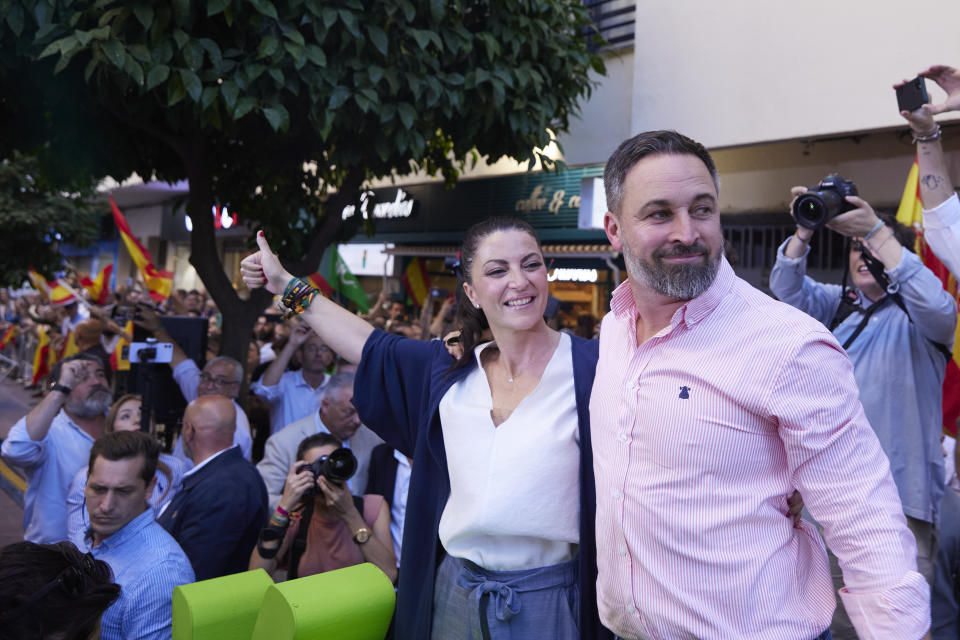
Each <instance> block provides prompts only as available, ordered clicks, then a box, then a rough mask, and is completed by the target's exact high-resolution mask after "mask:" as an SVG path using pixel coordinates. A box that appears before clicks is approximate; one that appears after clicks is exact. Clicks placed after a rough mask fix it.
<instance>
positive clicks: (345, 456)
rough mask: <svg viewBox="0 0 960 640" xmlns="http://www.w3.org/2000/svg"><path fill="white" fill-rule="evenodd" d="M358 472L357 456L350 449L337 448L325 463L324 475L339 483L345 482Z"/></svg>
mask: <svg viewBox="0 0 960 640" xmlns="http://www.w3.org/2000/svg"><path fill="white" fill-rule="evenodd" d="M356 472H357V458H356V457H355V456H354V455H353V452H352V451H350V449H344V448H340V449H337V450H336V451H334V452H333V453H331V454H330V455H329V456H327V459H326V460H325V461H324V464H323V475H324V476H326V477H327V479H329V480H331V481H333V482H336V483H338V484H343V483H344V482H346V481H347V480H349V479H350V478H352V477H353V474H354V473H356Z"/></svg>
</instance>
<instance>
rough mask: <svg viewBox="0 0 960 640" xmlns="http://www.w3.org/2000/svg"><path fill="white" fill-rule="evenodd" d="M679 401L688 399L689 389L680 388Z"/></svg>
mask: <svg viewBox="0 0 960 640" xmlns="http://www.w3.org/2000/svg"><path fill="white" fill-rule="evenodd" d="M680 399H681V400H689V399H690V387H685V386H681V387H680Z"/></svg>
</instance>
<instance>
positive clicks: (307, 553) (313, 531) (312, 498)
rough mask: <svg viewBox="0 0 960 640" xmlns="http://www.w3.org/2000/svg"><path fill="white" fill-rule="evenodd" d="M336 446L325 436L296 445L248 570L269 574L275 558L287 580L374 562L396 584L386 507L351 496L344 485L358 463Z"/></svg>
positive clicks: (378, 498)
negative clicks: (283, 563)
mask: <svg viewBox="0 0 960 640" xmlns="http://www.w3.org/2000/svg"><path fill="white" fill-rule="evenodd" d="M340 445H341V443H340V441H339V440H337V438H335V437H334V436H332V435H330V434H329V433H315V434H313V435H311V436H308V437H307V438H305V439H304V440H303V441H302V442H301V443H300V446H299V447H298V449H297V461H296V462H294V463H293V464H292V465H291V466H290V473H289V474H287V480H286V483H285V485H284V488H283V496H282V497H281V498H280V504H278V505H277V508H276V509H275V510H274V511H273V513H271V515H270V520H269V522H268V523H267V524H266V526H265V527H264V528H263V530H262V531H261V533H260V539H259V541H258V542H257V546H256V548H254V550H253V553H252V554H251V556H250V569H261V568H262V569H264V570H266V571H267V572H273V570H274V569H276V568H277V565H278V558H285V559H286V564H287V570H288V578H290V579H294V578H299V577H303V576H308V575H314V574H317V573H323V572H325V571H332V570H334V569H342V568H344V567H350V566H353V565H356V564H360V563H362V562H372V563H373V564H375V565H376V566H377V567H379V568H380V570H381V571H383V572H384V573H385V574H386V575H387V577H388V578H390V581H391V582H396V581H397V564H396V558H395V556H394V553H393V545H392V542H391V538H390V508H389V507H388V506H387V503H386V501H385V500H384V498H383V496H379V495H373V494H367V495H365V496H364V497H363V498H359V497H354V496H352V495H351V494H350V490H349V488H347V486H346V482H347V480H349V479H350V477H351V476H352V475H353V474H354V473H355V472H356V470H357V460H356V458H355V457H354V456H353V454H352V453H351V452H350V450H349V449H344V448H342V447H341V446H340ZM308 530H309V534H308Z"/></svg>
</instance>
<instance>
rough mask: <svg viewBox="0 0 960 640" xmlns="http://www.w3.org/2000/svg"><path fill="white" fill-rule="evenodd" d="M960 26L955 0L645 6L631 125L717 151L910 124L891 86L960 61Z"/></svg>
mask: <svg viewBox="0 0 960 640" xmlns="http://www.w3.org/2000/svg"><path fill="white" fill-rule="evenodd" d="M913 8H915V10H912V9H913ZM958 25H960V2H956V0H950V1H947V0H936V1H934V2H925V3H916V4H910V3H906V4H905V3H902V2H885V1H877V0H845V1H843V2H834V1H830V0H804V1H802V2H776V1H773V0H725V1H723V0H721V1H718V2H708V1H706V0H671V1H670V2H638V3H637V7H636V39H635V56H636V65H635V70H634V82H633V117H632V129H633V132H634V133H637V132H640V131H645V130H649V129H663V128H670V129H677V130H679V131H681V132H683V133H686V134H687V135H689V136H691V137H693V138H695V139H696V140H699V141H700V142H702V143H704V144H705V145H706V146H708V147H711V148H716V147H725V146H734V145H745V144H753V143H757V142H766V141H773V140H788V139H795V138H801V137H807V136H824V135H832V134H836V133H844V132H853V131H865V130H874V129H883V128H890V127H902V126H903V121H902V119H901V118H900V116H899V114H898V113H897V105H896V98H895V96H894V92H893V90H892V89H891V84H892V83H893V82H895V81H897V80H900V79H903V78H906V77H913V76H914V75H915V74H916V72H917V71H919V70H921V69H924V68H926V67H927V66H929V65H931V64H937V63H939V64H953V65H954V66H957V65H960V31H958V29H960V27H958ZM928 89H929V90H930V91H931V93H932V94H934V96H933V97H934V99H939V98H942V95H943V94H942V93H941V92H939V89H937V88H936V87H935V86H934V85H933V83H929V82H928Z"/></svg>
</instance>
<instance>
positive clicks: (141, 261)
mask: <svg viewBox="0 0 960 640" xmlns="http://www.w3.org/2000/svg"><path fill="white" fill-rule="evenodd" d="M110 208H111V209H112V210H113V221H114V223H116V225H117V231H119V232H120V235H121V237H123V244H124V245H126V247H127V251H129V252H130V257H131V258H133V261H134V263H136V265H137V269H138V270H139V271H140V275H141V276H143V281H144V282H145V283H146V285H147V289H149V290H150V297H151V298H153V299H154V300H155V301H157V302H163V301H164V300H166V299H167V298H169V297H170V291H171V290H172V289H173V273H172V272H170V271H160V270H159V269H157V268H156V267H155V266H154V264H153V256H151V255H150V252H149V251H147V248H146V247H144V246H143V245H142V244H140V241H139V240H137V239H136V238H135V237H133V232H132V231H130V225H128V224H127V219H126V218H124V217H123V214H122V213H121V212H120V209H118V208H117V203H116V202H114V201H113V196H110Z"/></svg>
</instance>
